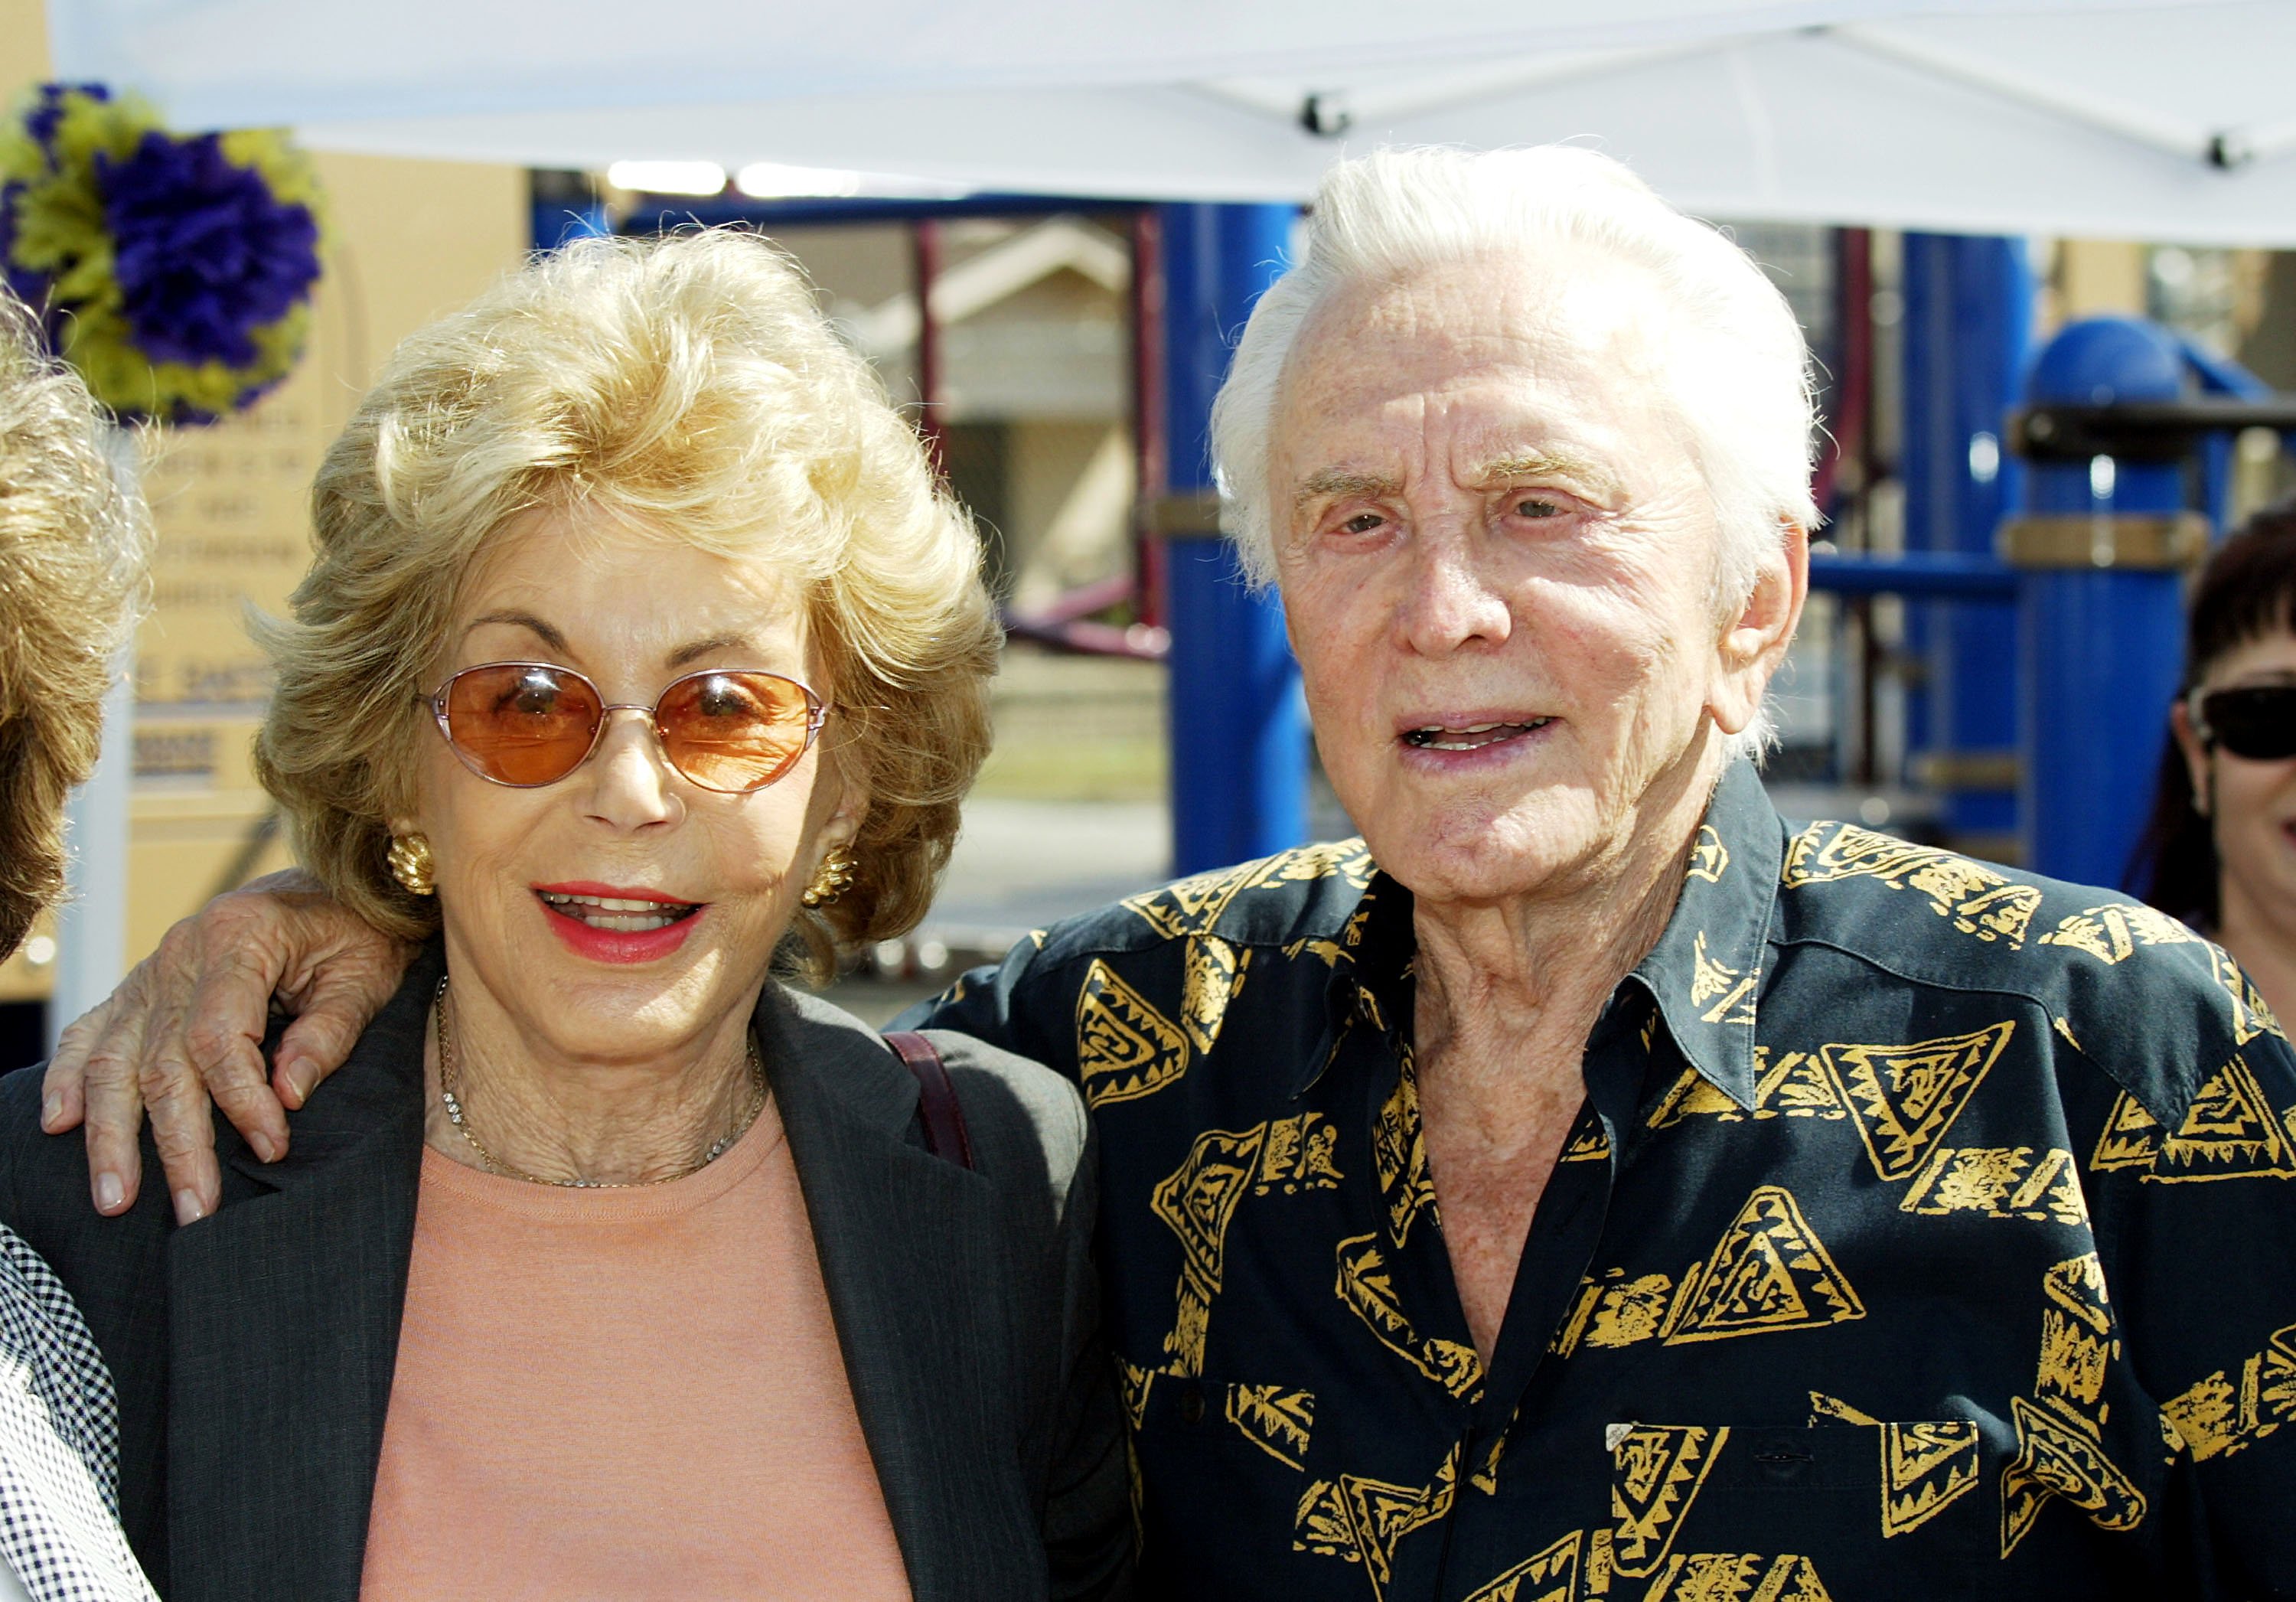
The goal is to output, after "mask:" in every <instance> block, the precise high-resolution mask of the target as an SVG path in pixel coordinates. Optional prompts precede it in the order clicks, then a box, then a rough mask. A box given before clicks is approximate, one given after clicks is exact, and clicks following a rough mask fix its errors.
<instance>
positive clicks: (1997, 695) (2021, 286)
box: [1900, 234, 2034, 850]
mask: <svg viewBox="0 0 2296 1602" xmlns="http://www.w3.org/2000/svg"><path fill="white" fill-rule="evenodd" d="M1904 288H1905V306H1906V316H1905V324H1904V327H1905V420H1906V421H1905V447H1904V452H1903V456H1902V460H1901V464H1900V472H1901V475H1902V477H1903V480H1904V482H1905V486H1906V546H1907V549H1908V550H1909V551H1926V552H1933V553H1937V554H1939V555H1944V554H1947V553H1954V552H1958V553H1963V554H1965V555H1990V554H1991V552H1992V550H1993V537H1994V531H1995V530H1996V528H1997V525H1998V524H1999V522H2000V521H2001V518H2002V515H2003V514H2004V513H2006V512H2007V511H2008V510H2009V509H2010V508H2012V507H2013V506H2015V505H2017V504H2018V497H2019V493H2020V489H2021V483H2020V481H2021V470H2022V464H2021V463H2019V462H2018V461H2017V459H2016V458H2015V457H2014V456H2011V455H2010V454H2009V451H2008V448H2007V445H2006V443H2005V441H2004V440H2003V438H2002V419H2003V417H2004V415H2005V414H2006V413H2007V411H2008V409H2009V407H2010V406H2011V404H2012V403H2013V401H2014V399H2015V398H2016V396H2017V393H2018V387H2019V385H2020V384H2021V382H2023V379H2024V374H2025V368H2026V366H2027V365H2028V363H2029V362H2030V359H2031V347H2032V321H2033V292H2034V283H2033V274H2032V268H2031V267H2030V265H2029V263H2028V260H2027V257H2026V251H2025V243H2024V241H2022V240H2020V239H2001V238H1994V237H1990V236H1969V235H1957V234H1907V235H1906V236H1905V281H1904ZM1909 621H1912V622H1914V624H1915V641H1914V642H1910V643H1913V644H1915V645H1918V646H1919V647H1921V648H1922V649H1923V660H1924V661H1925V662H1926V664H1927V667H1928V677H1929V682H1928V684H1927V685H1926V686H1923V687H1922V688H1921V689H1920V690H1919V691H1917V692H1916V693H1915V695H1914V696H1913V697H1912V698H1911V699H1912V704H1911V705H1910V706H1909V707H1908V714H1909V715H1908V724H1909V728H1908V734H1909V735H1910V736H1911V740H1910V743H1913V744H1915V746H1917V747H1921V748H1926V751H1927V752H1928V754H1929V755H1930V756H1931V770H1932V772H1933V773H1934V775H1935V776H1936V778H1937V780H1938V781H1939V787H1940V788H1941V789H1942V790H1943V792H1944V797H1945V806H1944V809H1943V813H1942V817H1943V820H1944V823H1945V826H1946V829H1947V832H1948V834H1949V835H1951V836H1952V837H1954V838H1955V840H1956V842H1958V843H1963V844H1965V845H1972V846H1975V847H1977V848H1978V849H1980V850H1983V849H1985V847H1986V846H1987V845H1988V844H1989V843H1990V842H1993V841H1998V840H2000V839H2002V838H2004V837H2005V836H2009V835H2013V834H2014V833H2015V831H2016V826H2017V814H2016V794H2015V792H2014V791H2013V788H2011V786H2012V785H2013V783H2014V781H2013V779H2011V778H2009V777H2008V776H2006V775H2005V774H2002V773H2001V770H2002V769H2003V768H2005V764H2003V763H2001V762H2000V761H1998V760H1997V759H1998V758H2000V757H2002V756H2005V755H2007V754H2008V753H2010V752H2013V751H2014V750H2015V749H2016V747H2017V701H2016V697H2015V695H2014V694H2012V693H2011V689H2010V686H2012V685H2013V683H2014V682H2015V676H2016V669H2017V612H2016V607H2015V604H2013V603H2012V602H2005V601H2004V602H1993V601H1963V602H1957V603H1954V604H1949V605H1943V606H1934V607H1930V606H1924V607H1921V608H1918V609H1917V610H1916V612H1915V619H1913V620H1909ZM1989 770H1990V772H1992V773H1996V774H2001V776H1999V777H1997V778H1992V779H1989V777H1988V774H1989Z"/></svg>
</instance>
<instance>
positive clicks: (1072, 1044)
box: [885, 930, 1077, 1080]
mask: <svg viewBox="0 0 2296 1602" xmlns="http://www.w3.org/2000/svg"><path fill="white" fill-rule="evenodd" d="M1044 939H1045V936H1044V932H1043V931H1042V930H1039V931H1037V932H1036V933H1034V934H1031V935H1029V936H1028V937H1027V938H1026V939H1024V940H1022V941H1019V942H1018V943H1017V944H1015V945H1014V946H1013V949H1011V950H1010V951H1008V952H1006V953H1005V960H1004V961H1002V962H1000V963H997V964H996V965H994V966H983V967H978V968H974V969H972V971H971V972H969V973H967V974H964V976H962V977H961V978H959V979H958V980H957V981H956V982H955V983H954V984H952V985H950V986H949V987H948V989H947V990H943V991H942V992H941V993H940V994H939V995H938V996H935V997H934V998H931V1000H929V1001H920V1002H918V1003H917V1004H916V1005H915V1006H912V1007H910V1008H909V1009H908V1010H907V1011H906V1012H904V1013H903V1014H902V1015H900V1016H899V1017H898V1018H896V1019H894V1020H893V1021H892V1022H891V1023H888V1024H887V1025H886V1026H885V1027H886V1028H888V1029H951V1030H957V1031H962V1032H964V1033H965V1034H968V1035H971V1036H972V1038H973V1039H976V1040H986V1041H987V1042H988V1044H989V1045H991V1046H996V1047H1003V1048H1004V1049H1005V1050H1006V1051H1009V1052H1011V1053H1013V1055H1014V1056H1024V1057H1029V1058H1032V1059H1034V1060H1035V1061H1037V1062H1039V1063H1042V1064H1044V1065H1045V1066H1046V1067H1047V1068H1050V1069H1051V1070H1053V1072H1055V1073H1058V1074H1061V1075H1062V1077H1064V1078H1067V1079H1070V1080H1073V1079H1075V1078H1076V1077H1077V1063H1076V1037H1075V1035H1074V1033H1073V1032H1072V1029H1071V1020H1072V1018H1073V1016H1074V1013H1075V1008H1076V1000H1075V998H1074V997H1073V996H1070V997H1066V998H1062V997H1060V996H1058V995H1056V994H1054V993H1053V991H1052V990H1049V989H1048V988H1047V987H1046V984H1045V983H1044V982H1043V980H1044V977H1045V976H1044V975H1042V974H1039V972H1038V967H1039V958H1040V956H1041V954H1042V952H1043V950H1044Z"/></svg>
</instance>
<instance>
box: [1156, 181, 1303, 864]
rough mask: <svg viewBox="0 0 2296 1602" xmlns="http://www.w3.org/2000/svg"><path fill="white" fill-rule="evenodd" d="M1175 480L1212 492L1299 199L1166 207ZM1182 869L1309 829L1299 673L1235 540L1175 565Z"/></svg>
mask: <svg viewBox="0 0 2296 1602" xmlns="http://www.w3.org/2000/svg"><path fill="white" fill-rule="evenodd" d="M1159 212H1160V235H1161V240H1162V265H1163V273H1164V353H1165V363H1164V369H1165V370H1164V418H1165V429H1164V438H1165V441H1166V444H1165V449H1166V451H1167V453H1168V459H1167V463H1166V477H1165V482H1166V485H1167V487H1168V489H1169V490H1170V491H1171V492H1172V493H1174V494H1176V495H1179V494H1185V493H1188V492H1190V491H1201V490H1204V489H1210V486H1211V481H1212V480H1211V459H1210V433H1209V425H1210V418H1211V405H1212V397H1213V396H1214V395H1215V394H1216V393H1218V389H1219V382H1220V379H1221V377H1222V376H1223V375H1224V374H1226V371H1227V361H1228V353H1229V350H1230V349H1231V345H1232V341H1233V340H1234V336H1235V334H1236V333H1238V332H1239V331H1240V330H1241V329H1242V326H1243V324H1244V319H1245V318H1246V317H1247V316H1249V315H1250V313H1251V303H1252V301H1253V300H1256V299H1258V297H1259V293H1260V292H1261V291H1263V290H1265V289H1266V288H1267V286H1268V285H1269V284H1270V283H1274V282H1275V278H1276V276H1277V275H1279V274H1280V273H1281V272H1282V271H1283V259H1284V253H1285V251H1286V250H1287V249H1288V248H1289V246H1290V243H1291V236H1292V218H1293V215H1294V213H1293V210H1292V208H1291V207H1289V206H1214V205H1192V206H1164V207H1160V208H1159ZM1166 582H1167V605H1168V611H1167V613H1166V619H1167V623H1168V625H1169V628H1170V629H1171V637H1172V648H1171V656H1170V659H1169V660H1170V670H1171V671H1170V688H1169V702H1168V705H1169V720H1168V727H1169V736H1168V737H1169V741H1170V750H1171V754H1172V767H1171V786H1172V871H1173V872H1174V873H1176V874H1190V873H1196V872H1200V871H1201V870H1203V869H1205V868H1210V867H1221V866H1223V865H1225V864H1226V863H1231V862H1238V861H1242V860H1244V859H1249V858H1252V857H1264V856H1266V855H1267V854H1268V853H1269V852H1272V851H1279V850H1284V849H1285V848H1287V847H1290V846H1294V845H1297V844H1299V843H1300V842H1301V841H1303V840H1305V839H1306V838H1307V835H1308V724H1307V710H1306V705H1305V703H1304V702H1303V701H1302V700H1301V698H1300V668H1299V664H1298V663H1297V662H1295V661H1292V651H1291V647H1290V646H1289V645H1287V644H1286V643H1285V641H1284V637H1283V612H1282V609H1281V608H1280V607H1279V606H1278V604H1276V600H1275V596H1272V595H1254V594H1252V593H1251V591H1250V590H1248V589H1246V588H1245V587H1244V583H1243V576H1242V571H1241V570H1240V569H1239V568H1238V567H1237V565H1236V558H1235V551H1234V546H1232V545H1231V543H1230V542H1229V541H1227V540H1225V539H1205V538H1195V539H1189V538H1181V539H1175V540H1174V541H1173V542H1172V545H1171V552H1170V559H1169V567H1168V569H1167V579H1166Z"/></svg>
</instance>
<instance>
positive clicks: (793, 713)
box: [656, 673, 815, 793]
mask: <svg viewBox="0 0 2296 1602" xmlns="http://www.w3.org/2000/svg"><path fill="white" fill-rule="evenodd" d="M814 710H815V702H814V699H813V696H812V695H811V694H810V693H808V691H807V689H806V687H805V686H803V685H801V684H799V683H798V682H797V681H796V680H795V679H793V678H780V677H778V676H776V675H775V674H772V673H696V674H694V675H693V676H692V677H691V678H681V679H679V680H678V681H677V682H676V684H674V685H672V686H669V689H668V693H667V694H664V695H663V696H662V698H661V705H660V709H659V711H657V713H656V716H657V717H658V718H659V719H660V725H661V731H662V750H663V752H664V754H666V755H667V756H668V758H669V760H670V764H671V765H672V766H673V767H675V768H676V769H677V770H678V771H679V772H680V773H682V774H684V775H685V776H686V777H687V778H689V779H692V780H693V782H694V783H695V784H697V785H701V786H702V787H703V788H704V789H709V790H725V791H731V792H734V793H742V792H744V791H750V790H762V789H763V788H765V786H767V785H770V784H772V783H773V782H774V781H775V779H777V778H780V777H781V776H783V774H785V773H787V772H788V771H789V770H790V769H791V768H792V767H794V766H796V764H797V760H798V759H799V757H801V756H803V755H804V754H805V748H806V747H807V746H808V744H810V743H812V739H813V720H814Z"/></svg>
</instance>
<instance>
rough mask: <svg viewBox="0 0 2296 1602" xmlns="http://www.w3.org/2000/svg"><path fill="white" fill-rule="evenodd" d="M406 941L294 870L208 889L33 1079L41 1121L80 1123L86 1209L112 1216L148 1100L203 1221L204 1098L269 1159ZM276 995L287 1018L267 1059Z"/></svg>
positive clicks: (136, 1158) (402, 963)
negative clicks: (90, 1204)
mask: <svg viewBox="0 0 2296 1602" xmlns="http://www.w3.org/2000/svg"><path fill="white" fill-rule="evenodd" d="M413 950H414V948H412V947H411V946H408V945H406V944H405V943H403V942H402V941H397V940H393V939H392V938H390V937H389V935H386V934H382V933H380V932H377V931H376V930H375V929H373V927H372V926H371V925H369V924H365V923H363V922H362V921H360V919H359V918H358V917H357V916H355V915H353V914H352V913H349V912H347V911H345V910H344V909H343V908H342V907H341V906H340V905H339V904H337V903H336V901H335V900H333V899H332V897H330V896H329V895H328V894H327V893H326V892H325V891H324V890H322V889H320V888H319V887H318V885H317V884H316V883H315V882H314V881H313V880H312V879H311V878H310V877H309V876H308V875H305V874H302V873H286V874H274V875H271V876H270V877H268V878H264V879H258V880H257V881H256V882H255V883H252V884H250V885H249V886H248V887H247V888H246V889H244V890H239V891H233V892H232V893H230V894H229V895H225V896H218V897H217V899H216V900H212V901H210V902H209V903H208V905H207V906H206V908H203V909H202V910H201V911H200V912H199V913H197V914H196V915H194V916H192V917H189V918H186V919H184V921H183V922H182V923H180V924H176V926H175V927H174V928H172V929H170V930H168V932H167V935H166V936H165V937H164V938H163V939H162V940H161V941H160V948H159V949H158V950H156V951H154V952H152V955H151V956H149V957H145V958H144V959H143V961H142V962H141V963H138V964H137V965H135V969H134V971H133V972H131V973H130V974H128V975H127V978H126V979H125V980H123V981H122V982H121V983H120V986H119V989H118V990H114V991H113V992H112V994H111V998H110V999H109V1000H107V1001H105V1002H104V1003H103V1004H102V1006H98V1007H97V1008H96V1009H95V1010H94V1012H91V1013H89V1014H88V1015H86V1017H83V1018H80V1019H78V1021H77V1022H75V1023H73V1024H72V1025H71V1026H70V1028H69V1029H67V1030H65V1031H64V1032H63V1035H62V1038H61V1039H60V1040H59V1041H58V1043H57V1046H56V1055H55V1058H54V1060H53V1061H52V1062H51V1063H49V1064H48V1069H47V1076H46V1079H45V1082H44V1084H43V1088H42V1096H41V1113H40V1123H41V1127H42V1128H43V1129H45V1130H47V1132H48V1133H50V1134H60V1133H61V1132H62V1131H64V1130H70V1129H72V1128H74V1127H75V1126H77V1125H79V1124H81V1123H83V1122H84V1123H85V1124H86V1130H87V1166H88V1180H89V1186H90V1187H91V1189H92V1190H93V1192H94V1200H95V1207H96V1211H97V1212H102V1213H105V1214H109V1215H116V1214H119V1213H122V1212H127V1210H128V1208H130V1207H131V1206H133V1205H134V1204H135V1195H136V1192H137V1190H138V1189H139V1188H140V1187H141V1184H142V1179H143V1162H142V1158H141V1155H140V1154H139V1153H138V1151H137V1137H138V1135H139V1133H140V1132H141V1130H142V1128H143V1113H144V1112H145V1110H146V1109H147V1108H148V1109H149V1110H150V1113H151V1115H152V1138H153V1141H154V1143H155V1144H156V1145H157V1146H158V1147H159V1151H160V1162H161V1164H162V1165H163V1166H164V1167H165V1169H166V1171H167V1181H168V1193H169V1195H170V1196H171V1197H172V1198H173V1200H174V1203H175V1210H176V1220H177V1221H178V1222H182V1223H189V1222H191V1221H192V1220H194V1219H199V1218H204V1217H205V1216H207V1214H209V1213H210V1212H214V1211H215V1209H216V1207H217V1204H218V1203H219V1202H220V1201H221V1199H222V1194H223V1192H222V1180H221V1177H220V1176H219V1174H218V1173H217V1169H216V1160H215V1128H214V1124H213V1121H212V1120H211V1118H210V1115H209V1105H210V1103H212V1105H215V1106H218V1107H221V1108H222V1109H223V1112H224V1115H225V1117H227V1118H229V1119H230V1120H231V1121H232V1123H233V1124H234V1126H235V1127H236V1128H237V1129H238V1130H239V1132H240V1133H241V1134H242V1136H244V1137H245V1138H246V1139H247V1143H248V1145H249V1146H251V1147H253V1148H254V1150H255V1151H256V1153H257V1154H258V1155H260V1156H261V1157H263V1158H264V1160H265V1161H266V1162H276V1161H277V1160H278V1159H279V1158H281V1157H283V1156H284V1155H285V1154H286V1153H287V1138H288V1136H287V1114H286V1109H287V1108H289V1107H299V1106H301V1105H303V1102H304V1100H305V1098H306V1097H308V1096H309V1095H310V1094H311V1092H312V1091H313V1090H314V1089H317V1088H318V1085H319V1083H320V1081H321V1080H324V1079H325V1078H326V1077H327V1075H329V1074H331V1073H332V1072H334V1071H335V1070H336V1069H337V1068H338V1067H340V1065H341V1064H342V1061H343V1059H344V1058H345V1057H347V1056H349V1055H350V1050H351V1047H352V1046H353V1045H354V1044H355V1043H357V1039H358V1038H359V1031H362V1030H364V1029H365V1027H366V1023H367V1020H368V1019H370V1018H372V1017H373V1016H374V1015H375V1014H376V1012H377V1011H379V1010H380V1009H381V1006H382V1004H383V1003H384V1002H386V1001H388V1000H389V999H390V998H391V996H392V995H393V994H394V993H395V992H396V991H397V990H398V981H399V976H400V975H401V974H404V973H405V972H406V964H407V960H408V958H409V957H411V956H412V954H413ZM275 1001H276V1002H277V1003H278V1004H279V1006H282V1007H283V1009H284V1010H285V1011H286V1012H288V1013H289V1014H291V1015H292V1016H293V1019H294V1022H293V1023H291V1024H289V1025H288V1027H287V1030H286V1032H285V1034H284V1035H283V1036H282V1038H281V1039H280V1043H279V1048H278V1052H277V1055H276V1057H275V1060H274V1062H273V1063H272V1064H271V1065H270V1067H269V1070H268V1071H267V1072H266V1067H265V1064H264V1060H263V1037H264V1034H265V1032H266V1030H267V1028H268V1026H269V1021H270V1013H271V1007H272V1005H273V1003H274V1002H275Z"/></svg>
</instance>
